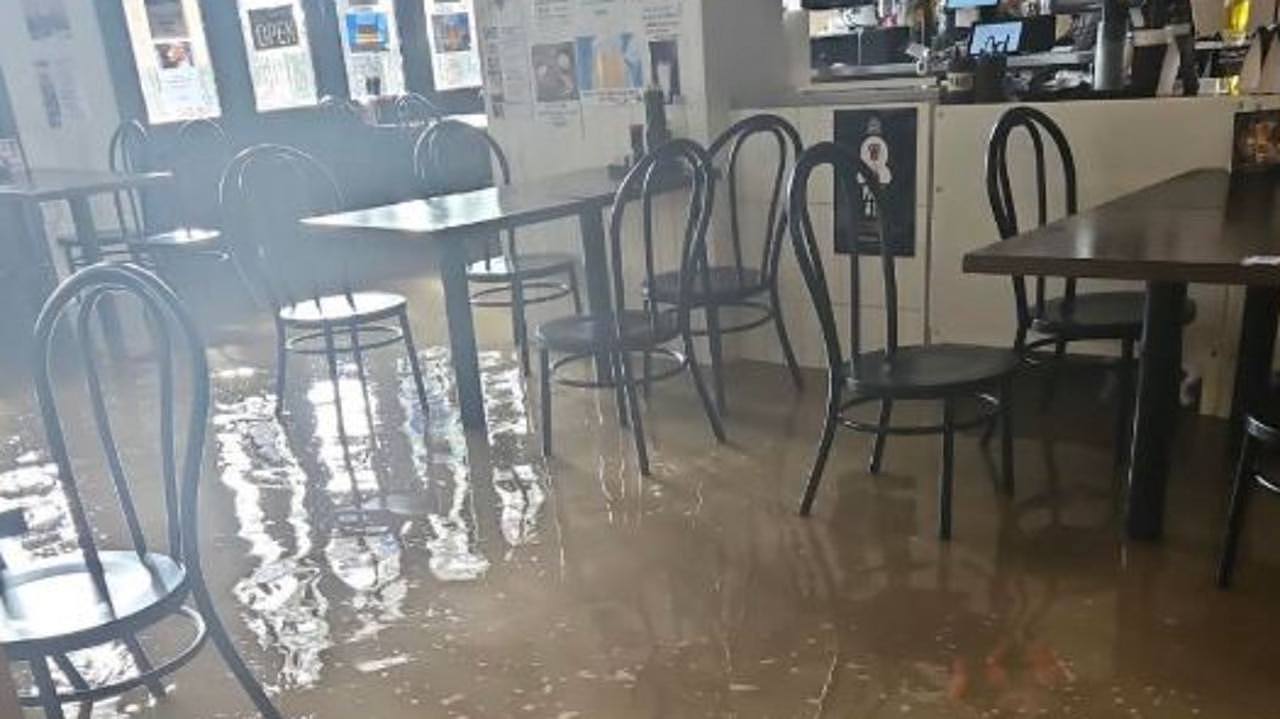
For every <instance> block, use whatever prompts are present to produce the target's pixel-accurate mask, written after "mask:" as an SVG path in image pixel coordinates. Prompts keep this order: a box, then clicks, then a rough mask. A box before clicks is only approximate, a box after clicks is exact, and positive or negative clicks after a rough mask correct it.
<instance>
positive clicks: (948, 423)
mask: <svg viewBox="0 0 1280 719" xmlns="http://www.w3.org/2000/svg"><path fill="white" fill-rule="evenodd" d="M955 461H956V431H955V403H954V401H953V400H952V399H951V398H950V397H948V398H947V399H944V400H943V401H942V475H941V476H940V477H939V481H938V539H941V540H943V541H944V542H945V541H948V540H950V539H951V493H952V492H951V490H952V486H953V484H954V480H955Z"/></svg>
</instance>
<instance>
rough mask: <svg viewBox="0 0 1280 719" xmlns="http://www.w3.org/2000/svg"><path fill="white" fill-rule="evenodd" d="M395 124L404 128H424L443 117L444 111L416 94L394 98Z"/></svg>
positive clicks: (411, 93) (406, 94) (410, 93)
mask: <svg viewBox="0 0 1280 719" xmlns="http://www.w3.org/2000/svg"><path fill="white" fill-rule="evenodd" d="M395 112H396V122H398V123H400V124H401V125H404V126H406V127H424V126H426V125H428V124H430V123H431V122H432V121H434V120H439V119H441V118H443V117H444V111H442V110H441V109H440V108H438V107H436V106H435V103H433V102H431V101H430V100H428V99H427V98H426V97H424V96H423V95H419V94H418V93H416V92H409V93H405V94H404V95H401V96H400V97H397V98H396V106H395Z"/></svg>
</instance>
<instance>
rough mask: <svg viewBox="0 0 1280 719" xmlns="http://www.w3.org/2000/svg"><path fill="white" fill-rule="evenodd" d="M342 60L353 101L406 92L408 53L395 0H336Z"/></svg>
mask: <svg viewBox="0 0 1280 719" xmlns="http://www.w3.org/2000/svg"><path fill="white" fill-rule="evenodd" d="M336 2H337V10H338V33H339V34H340V35H341V38H340V39H341V45H342V59H343V61H344V62H345V63H346V66H347V87H348V88H350V92H351V98H352V99H353V100H364V99H367V98H373V97H378V96H380V95H403V94H404V91H405V86H404V56H403V55H402V54H401V52H400V34H399V32H398V31H397V29H396V12H395V3H394V1H393V0H336Z"/></svg>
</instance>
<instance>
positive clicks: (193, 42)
mask: <svg viewBox="0 0 1280 719" xmlns="http://www.w3.org/2000/svg"><path fill="white" fill-rule="evenodd" d="M124 12H125V24H126V26H127V29H128V31H129V40H130V43H131V44H132V46H133V59H134V62H135V64H136V66H137V70H138V80H139V82H140V84H141V85H142V99H143V102H144V103H145V104H146V107H147V119H148V120H149V121H150V122H151V123H152V124H163V123H166V122H179V121H182V120H193V119H196V118H210V117H218V116H219V115H221V114H222V108H221V106H220V104H219V102H218V86H217V82H216V80H215V78H214V72H213V63H212V62H211V61H210V57H209V46H208V43H207V42H206V40H205V34H204V25H203V24H202V22H201V16H200V7H199V4H198V0H125V3H124Z"/></svg>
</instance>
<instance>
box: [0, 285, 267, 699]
mask: <svg viewBox="0 0 1280 719" xmlns="http://www.w3.org/2000/svg"><path fill="white" fill-rule="evenodd" d="M108 295H116V296H125V297H130V298H132V299H133V300H134V301H136V303H137V304H138V305H139V306H140V307H141V308H142V310H143V316H144V318H145V319H146V326H147V327H148V328H149V330H150V332H149V335H150V338H151V346H152V350H153V352H152V356H153V357H154V359H155V366H156V367H157V369H158V372H159V383H158V387H159V392H158V402H159V405H160V406H159V409H160V417H159V422H158V430H159V431H158V433H157V435H158V439H159V443H158V452H157V455H158V461H157V462H156V466H157V467H158V468H159V472H158V476H157V475H155V474H151V473H152V472H154V471H155V469H154V468H151V467H148V470H149V471H148V472H146V473H143V472H138V471H131V470H134V469H138V467H136V466H135V467H129V466H128V463H127V462H126V460H125V458H124V457H122V456H121V453H120V452H119V450H118V449H117V447H116V442H115V435H114V428H113V422H112V418H111V416H110V409H109V408H110V406H111V403H110V402H108V400H107V398H106V397H105V396H104V392H103V383H104V379H103V377H102V376H101V373H100V372H99V369H98V363H97V360H96V358H95V352H94V349H93V344H94V343H93V337H92V333H93V327H94V326H95V325H94V323H92V322H91V321H90V317H91V315H92V313H93V311H94V308H95V307H96V306H97V305H98V303H99V302H100V301H101V300H102V299H103V298H105V297H106V296H108ZM118 304H119V303H118ZM63 318H65V319H66V322H60V320H62V319H63ZM72 320H74V322H72ZM60 324H63V325H70V326H71V329H72V330H73V332H74V334H75V337H76V339H77V340H78V343H79V350H80V352H79V356H80V359H81V361H82V365H83V371H84V373H85V378H86V380H87V387H88V398H89V403H90V410H91V416H92V418H93V422H94V423H95V425H96V429H97V436H98V439H99V440H100V443H101V448H102V451H103V453H104V457H105V460H106V470H107V471H106V472H105V474H106V475H107V476H108V477H110V480H111V481H110V485H109V486H107V487H104V488H103V489H104V490H105V492H106V494H104V495H102V496H114V497H115V498H116V499H117V501H118V503H119V509H120V519H122V520H123V521H122V523H121V524H120V525H119V526H121V527H122V528H123V530H122V531H124V532H125V533H126V534H127V539H125V540H123V542H122V546H124V547H125V548H122V549H106V548H104V547H103V546H100V545H106V544H107V543H108V542H109V541H111V540H108V539H107V538H106V537H107V536H109V534H110V530H109V529H108V527H110V526H116V525H114V524H113V523H112V522H109V521H107V516H106V515H107V514H109V513H110V510H109V507H110V505H109V504H108V505H104V506H103V507H101V508H94V509H93V510H92V511H91V510H90V508H89V507H88V506H86V504H87V502H86V498H85V497H84V496H83V495H82V493H81V490H82V488H83V486H84V483H83V482H82V480H83V478H84V475H82V476H80V477H77V476H76V474H75V472H74V471H73V465H72V459H71V456H70V452H69V450H68V445H67V441H66V436H67V432H66V429H65V427H64V423H63V416H62V415H61V414H60V413H59V409H58V397H57V395H56V394H55V390H54V381H53V379H52V378H51V377H50V368H49V365H50V363H51V360H52V357H53V355H54V354H55V350H54V347H53V343H54V341H55V337H54V334H55V330H56V329H57V327H58V326H59V325H60ZM35 339H36V347H37V349H36V363H35V368H34V369H35V380H36V394H37V397H38V398H39V401H40V409H41V413H42V416H43V418H44V425H45V432H46V434H47V436H48V441H49V452H50V454H51V455H52V457H53V461H54V462H55V463H56V465H57V469H58V482H59V485H60V487H61V490H62V493H63V494H64V496H65V499H66V507H67V512H68V514H69V518H70V520H71V524H72V526H73V527H74V530H75V541H76V550H74V551H72V552H70V553H67V554H63V555H59V556H53V557H48V558H42V559H38V560H34V561H33V562H31V563H27V564H25V565H18V566H8V567H2V568H0V645H3V647H4V650H5V652H6V653H7V654H8V656H9V659H10V661H14V662H26V663H27V665H28V666H29V667H30V671H31V676H32V678H33V680H34V685H35V686H34V689H35V693H34V694H32V695H29V696H26V697H23V699H22V703H23V704H24V705H26V706H32V707H41V708H43V710H44V713H45V715H46V716H48V717H53V718H59V717H62V716H63V709H62V704H64V703H80V704H82V709H83V713H82V716H87V715H88V714H89V710H90V709H91V707H92V705H93V703H94V702H97V701H101V700H103V699H106V698H108V697H112V696H118V695H120V694H122V693H124V692H127V691H130V690H132V689H134V688H136V687H142V686H145V687H147V689H148V690H149V691H150V692H151V694H152V695H153V696H156V697H161V696H163V695H164V693H165V690H164V686H163V678H164V677H166V676H168V675H170V674H172V673H173V672H175V671H176V670H177V669H179V668H181V667H182V666H183V665H185V664H187V663H188V662H190V661H191V660H192V659H193V658H194V657H195V656H196V654H197V653H199V651H200V650H201V648H202V647H203V646H204V644H205V642H206V641H207V640H209V639H212V640H213V642H214V645H215V646H216V647H217V648H218V651H219V652H220V653H221V654H222V657H223V660H224V661H225V662H226V664H227V666H228V667H229V668H230V669H231V671H232V673H233V674H234V675H235V677H236V679H237V680H238V681H239V683H240V685H241V686H242V687H243V688H244V690H245V692H246V693H247V694H248V695H249V697H250V699H252V701H253V703H254V705H255V706H256V707H257V709H258V711H259V712H260V713H261V714H262V715H263V716H266V717H272V718H274V717H279V716H280V714H279V712H278V711H276V709H275V707H273V706H272V704H271V700H270V699H268V697H267V695H266V692H265V691H264V690H263V688H262V686H261V685H260V684H259V683H258V681H257V680H256V679H255V678H254V677H253V674H252V673H251V672H250V670H249V668H248V667H247V666H246V665H245V663H244V661H243V660H242V659H241V657H240V655H239V654H238V653H237V652H236V649H235V647H234V645H233V644H232V642H231V638H230V636H229V635H228V634H227V631H226V628H225V627H224V626H223V624H222V622H221V620H220V619H219V618H218V615H217V613H216V611H215V609H214V604H213V599H212V597H211V596H210V594H209V589H208V587H207V586H206V584H205V579H204V575H203V573H202V571H201V566H200V544H199V542H200V538H199V536H200V535H199V531H198V529H197V522H198V519H199V481H200V470H201V467H202V464H203V459H204V440H205V431H206V427H207V422H208V409H209V369H208V365H207V363H206V360H205V349H204V344H203V342H202V340H201V338H200V335H199V333H198V332H197V330H196V328H195V324H194V323H193V322H192V321H191V318H190V316H189V315H188V314H187V312H186V310H185V308H184V307H183V306H182V304H181V303H180V302H179V301H178V299H177V297H176V296H175V295H174V294H173V292H172V291H171V290H169V289H168V288H167V287H166V286H165V285H164V284H163V283H162V282H160V281H159V280H158V279H156V277H155V276H154V275H152V274H150V273H148V272H146V271H145V270H142V269H140V268H138V267H136V266H133V265H129V264H124V263H104V264H98V265H94V266H92V267H89V268H87V269H84V270H82V271H80V272H78V273H76V274H75V275H73V276H71V277H70V278H68V279H67V280H66V281H64V282H63V283H62V284H61V285H60V286H59V287H58V289H57V290H56V291H55V292H54V293H53V295H52V296H51V297H50V298H49V300H48V301H47V302H46V303H45V306H44V309H43V311H42V312H41V313H40V318H39V320H38V321H37V323H36V330H35ZM183 365H185V367H186V369H185V370H183V369H182V367H183ZM58 384H59V385H60V386H65V384H66V383H65V382H62V381H59V383H58ZM188 390H189V392H190V395H189V401H188V400H187V399H186V397H187V395H186V391H188ZM179 397H182V398H183V400H182V402H179V401H177V399H178V398H179ZM184 411H185V413H186V419H185V422H184V421H183V420H182V419H180V416H181V414H182V413H183V412H184ZM122 419H124V421H126V422H128V423H136V422H138V421H139V418H138V417H137V416H132V415H131V416H129V417H125V418H122ZM117 426H118V425H117ZM179 437H181V438H182V441H181V442H180V441H179ZM142 474H149V475H151V480H152V481H151V482H150V483H143V484H133V483H132V480H134V479H136V478H137V477H138V476H140V475H142ZM91 476H92V475H91ZM135 496H151V497H155V498H157V503H160V502H159V501H158V500H159V499H160V498H163V502H162V504H163V507H164V523H163V525H162V526H164V528H165V530H166V535H167V536H166V539H167V542H151V541H149V540H148V536H147V534H146V532H145V528H146V527H149V526H161V525H159V524H152V523H149V522H145V521H144V520H143V519H142V517H141V516H140V513H139V511H138V505H137V504H136V503H135V501H134V497H135ZM107 501H108V502H109V501H110V500H107ZM6 529H7V530H8V533H16V532H20V531H22V529H23V528H22V526H21V525H16V526H13V525H11V526H8V527H7V528H6ZM161 546H163V549H161ZM190 604H194V607H192V606H189V605H190ZM172 620H184V621H185V622H186V623H188V624H189V625H190V626H191V630H192V633H191V638H190V639H189V640H188V642H187V644H186V645H185V646H184V647H182V648H181V649H178V650H177V651H176V652H174V653H173V655H172V656H171V657H167V658H165V659H164V661H163V662H162V663H160V664H158V665H155V664H153V663H152V659H151V657H150V656H149V655H148V653H147V651H146V650H145V649H144V648H143V645H142V643H141V641H140V640H139V635H140V634H141V633H143V632H144V631H146V630H147V629H148V628H149V627H152V626H155V625H157V624H159V623H161V622H163V621H172ZM113 643H119V644H120V645H123V646H124V647H125V649H126V650H127V651H128V652H129V654H130V655H131V656H132V659H133V663H134V665H135V667H136V669H137V671H136V673H133V674H132V675H130V676H126V677H123V678H113V679H111V680H110V682H109V683H107V684H101V685H97V686H93V685H90V683H89V681H88V680H87V679H86V678H85V677H84V676H83V675H82V674H81V673H80V671H79V670H78V669H77V667H76V665H75V664H74V663H73V662H72V660H71V659H70V658H69V656H68V655H70V654H71V653H73V652H76V651H79V650H82V649H87V648H91V647H96V646H101V645H105V644H113ZM50 662H52V663H53V665H54V666H55V667H56V668H57V671H58V672H59V673H61V674H62V675H63V677H64V678H65V680H66V682H65V683H66V685H67V686H69V688H59V687H58V685H57V684H55V682H54V675H53V672H52V671H51V669H50Z"/></svg>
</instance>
